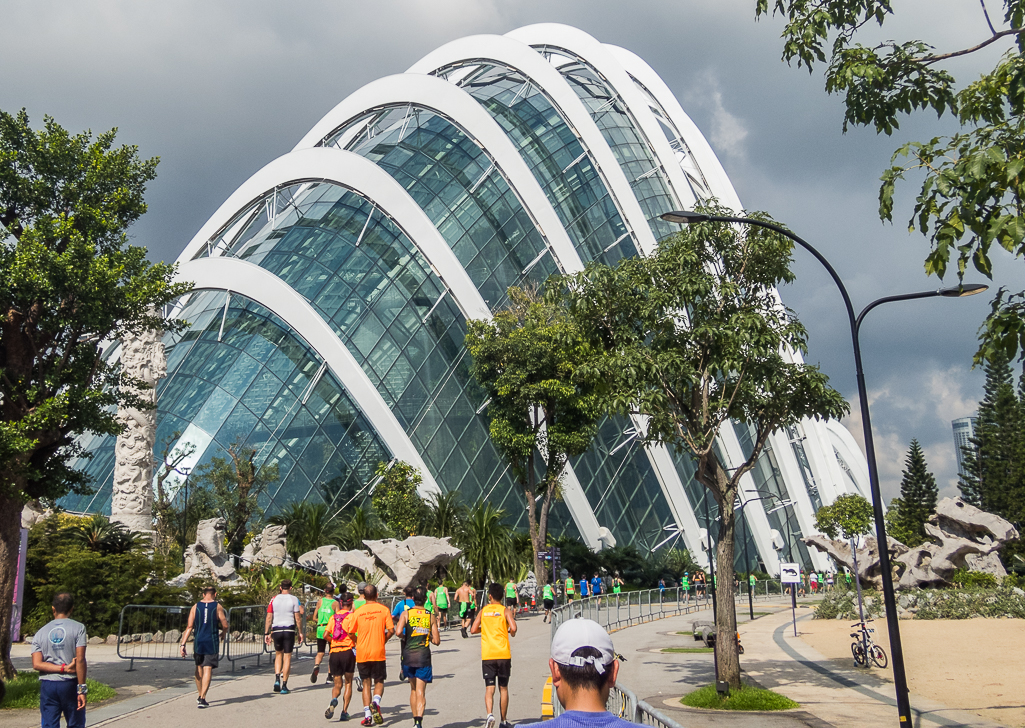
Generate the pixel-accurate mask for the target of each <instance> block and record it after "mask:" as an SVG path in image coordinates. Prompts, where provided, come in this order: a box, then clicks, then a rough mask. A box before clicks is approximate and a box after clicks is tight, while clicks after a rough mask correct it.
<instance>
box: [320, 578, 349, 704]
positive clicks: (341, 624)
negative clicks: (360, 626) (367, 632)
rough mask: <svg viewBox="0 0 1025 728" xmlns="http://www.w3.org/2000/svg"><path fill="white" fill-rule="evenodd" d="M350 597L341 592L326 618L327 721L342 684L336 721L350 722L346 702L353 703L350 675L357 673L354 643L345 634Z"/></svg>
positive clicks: (347, 634)
mask: <svg viewBox="0 0 1025 728" xmlns="http://www.w3.org/2000/svg"><path fill="white" fill-rule="evenodd" d="M352 602H353V599H352V594H348V593H346V592H342V594H341V595H339V597H338V601H336V602H335V613H334V614H332V615H331V616H330V617H328V620H327V624H326V625H324V639H326V640H327V641H328V643H329V651H330V653H331V655H330V657H328V666H327V669H328V672H329V674H330V675H331V679H332V682H333V683H334V684H333V685H332V686H331V704H330V705H328V706H327V710H325V711H324V717H325V718H327V719H328V720H330V719H331V717H332V716H333V715H334V714H335V708H336V707H338V696H339V695H342V685H343V684H344V686H345V694H344V695H342V712H341V714H340V715H339V716H338V720H349V701H350V700H352V674H353V672H355V670H356V653H355V651H354V650H353V647H355V643H354V642H353V639H352V635H351V634H349V633H348V632H346V631H345V618H346V617H348V616H349V615H350V614H352Z"/></svg>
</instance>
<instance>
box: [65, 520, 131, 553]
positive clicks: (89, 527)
mask: <svg viewBox="0 0 1025 728" xmlns="http://www.w3.org/2000/svg"><path fill="white" fill-rule="evenodd" d="M70 536H71V538H72V539H73V540H74V541H76V542H77V543H79V544H81V545H82V546H85V547H86V548H87V549H89V550H90V551H98V552H100V553H104V554H124V553H128V552H129V551H131V550H132V549H133V548H135V547H136V546H137V545H138V544H139V542H140V541H141V540H142V538H143V536H142V534H141V533H139V532H138V531H130V530H129V529H128V528H126V527H125V526H124V525H122V524H120V523H111V522H110V519H108V518H107V517H106V516H104V515H102V514H99V513H96V514H93V515H92V516H91V517H90V518H88V519H83V521H82V523H81V524H80V525H79V526H78V527H77V528H74V529H72V531H71V533H70Z"/></svg>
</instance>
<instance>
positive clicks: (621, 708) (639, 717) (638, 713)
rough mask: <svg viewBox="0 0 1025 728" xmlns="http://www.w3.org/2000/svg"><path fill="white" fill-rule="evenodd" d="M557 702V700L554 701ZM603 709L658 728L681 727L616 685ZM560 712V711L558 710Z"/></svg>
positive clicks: (633, 721) (624, 718)
mask: <svg viewBox="0 0 1025 728" xmlns="http://www.w3.org/2000/svg"><path fill="white" fill-rule="evenodd" d="M556 702H557V701H556ZM605 709H606V710H608V711H609V712H610V713H612V714H613V715H616V716H619V717H620V718H622V719H623V720H628V721H630V722H631V723H639V724H641V725H650V726H657V727H659V728H683V726H681V725H680V724H679V723H677V722H676V721H675V720H673V719H672V718H670V717H668V716H667V715H666V714H665V713H662V712H661V711H658V710H656V709H655V708H654V707H652V706H651V705H650V704H649V703H646V702H645V701H643V700H638V699H637V696H636V695H634V693H633V691H631V690H628V689H627V688H624V687H620V686H619V685H616V686H614V687H613V688H612V690H611V691H610V692H609V699H608V702H606V703H605ZM560 712H561V711H560Z"/></svg>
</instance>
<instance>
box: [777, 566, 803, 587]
mask: <svg viewBox="0 0 1025 728" xmlns="http://www.w3.org/2000/svg"><path fill="white" fill-rule="evenodd" d="M779 580H780V581H781V582H783V583H784V584H800V583H801V566H800V564H785V563H781V564H780V565H779Z"/></svg>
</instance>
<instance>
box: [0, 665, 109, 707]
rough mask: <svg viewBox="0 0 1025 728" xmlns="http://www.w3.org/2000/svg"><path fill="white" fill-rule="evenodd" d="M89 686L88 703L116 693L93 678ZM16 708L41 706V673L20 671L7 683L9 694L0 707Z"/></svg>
mask: <svg viewBox="0 0 1025 728" xmlns="http://www.w3.org/2000/svg"><path fill="white" fill-rule="evenodd" d="M85 682H86V684H87V685H88V686H89V695H88V696H87V697H86V703H87V704H88V705H92V704H93V703H98V702H100V701H101V700H109V699H110V698H113V697H114V695H116V691H115V690H114V688H112V687H110V685H106V684H104V683H101V682H97V681H96V680H93V679H91V678H86V681H85ZM8 708H11V709H14V708H39V673H36V672H27V671H26V672H19V673H18V676H17V677H15V678H14V679H13V680H11V681H10V682H9V683H7V694H6V695H5V696H4V699H3V702H0V709H8Z"/></svg>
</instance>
